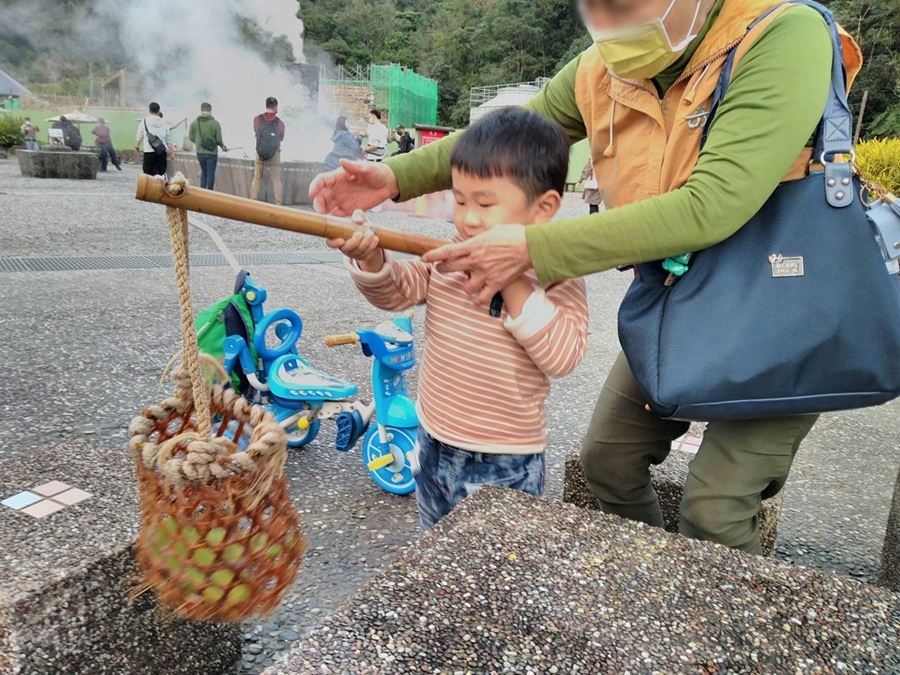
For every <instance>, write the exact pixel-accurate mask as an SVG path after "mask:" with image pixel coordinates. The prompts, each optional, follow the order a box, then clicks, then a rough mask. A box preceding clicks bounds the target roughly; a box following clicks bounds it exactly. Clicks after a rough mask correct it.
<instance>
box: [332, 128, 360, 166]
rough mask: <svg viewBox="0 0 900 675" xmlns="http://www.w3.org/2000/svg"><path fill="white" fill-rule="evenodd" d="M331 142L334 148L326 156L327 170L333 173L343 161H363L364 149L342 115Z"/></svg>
mask: <svg viewBox="0 0 900 675" xmlns="http://www.w3.org/2000/svg"><path fill="white" fill-rule="evenodd" d="M331 142H332V143H334V148H333V149H332V150H331V152H329V153H328V154H327V155H326V156H325V170H326V171H332V170H334V169H337V168H338V167H339V166H340V165H341V160H342V159H352V160H357V159H362V158H363V153H362V148H361V147H360V145H359V141H358V140H357V139H356V136H354V135H353V134H352V133H351V132H350V129H349V128H348V126H347V118H346V117H344V116H343V115H341V116H340V117H338V118H337V122H336V123H335V125H334V133H333V134H331Z"/></svg>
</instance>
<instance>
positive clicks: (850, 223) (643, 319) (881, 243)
mask: <svg viewBox="0 0 900 675" xmlns="http://www.w3.org/2000/svg"><path fill="white" fill-rule="evenodd" d="M794 4H803V5H807V6H809V7H812V8H814V9H816V10H817V11H819V12H820V13H821V14H822V16H823V17H824V18H825V21H826V23H827V24H828V27H829V29H830V31H831V36H832V42H833V44H834V59H833V65H832V78H831V91H830V93H829V96H828V103H827V105H826V108H825V113H824V115H823V117H822V122H821V124H820V125H819V129H818V131H817V141H816V148H815V157H816V158H818V160H820V162H821V165H822V166H823V167H824V168H823V170H817V171H811V172H810V173H809V174H808V175H807V176H806V177H805V178H802V179H800V180H797V181H793V182H789V183H783V184H781V185H780V186H779V187H778V188H777V189H776V190H775V192H774V193H773V194H772V196H771V197H770V198H769V200H768V201H767V202H766V203H765V205H764V206H763V207H762V209H760V211H759V212H758V213H757V214H756V215H755V216H753V218H751V219H750V221H749V222H747V223H746V224H745V225H744V226H743V227H742V228H741V229H740V230H738V232H737V233H736V234H734V235H733V236H731V237H729V238H728V239H726V240H725V241H723V242H721V243H719V244H716V245H715V246H711V247H710V248H708V249H705V250H703V251H699V252H697V253H696V254H694V256H693V258H692V259H691V263H690V269H689V270H688V271H687V272H686V273H685V274H684V275H683V276H682V277H681V278H680V279H678V280H677V282H676V283H674V284H672V285H667V278H669V272H667V271H666V270H665V269H663V267H662V264H661V262H654V263H647V264H641V265H639V266H638V270H639V276H638V277H637V278H636V279H635V281H634V283H633V284H632V286H631V288H630V289H629V290H628V293H627V294H626V296H625V299H624V301H623V303H622V307H621V309H620V310H619V339H620V341H621V343H622V347H623V349H624V351H625V355H626V357H627V358H628V363H629V365H630V366H631V370H632V372H633V373H634V376H635V378H636V379H637V382H638V384H639V386H640V388H641V390H642V392H643V394H644V396H645V397H646V400H647V402H648V403H649V405H650V408H651V409H652V411H653V412H654V414H656V415H658V416H660V417H663V418H671V419H682V420H720V419H749V418H758V417H771V416H785V415H800V414H811V413H820V412H826V411H831V410H844V409H849V408H861V407H865V406H871V405H878V404H881V403H884V402H886V401H889V400H891V399H893V398H895V397H897V396H900V276H898V273H897V264H898V258H900V203H894V202H893V198H891V197H890V196H887V197H885V198H884V199H880V200H878V201H875V202H874V203H871V204H865V203H864V201H863V200H864V198H868V197H866V195H865V194H864V192H863V191H862V190H861V185H860V181H859V179H858V178H857V176H855V175H854V173H853V167H852V165H851V164H850V163H847V162H841V161H839V160H840V157H838V155H842V154H844V155H852V147H851V129H852V119H851V113H850V107H849V105H848V104H847V97H846V87H845V72H844V66H843V52H842V49H841V42H840V36H839V35H838V32H837V27H836V25H835V22H834V18H833V16H832V14H831V12H830V11H829V10H827V9H826V8H825V7H822V6H821V5H819V4H817V3H815V2H810V1H808V0H798V1H797V2H795V3H794ZM770 11H772V10H770ZM762 18H763V17H760V19H762ZM760 19H757V21H759V20H760ZM733 61H734V51H732V53H731V54H730V55H729V57H728V60H727V61H726V63H725V65H724V68H723V70H722V75H721V77H720V79H719V82H718V85H717V86H716V90H715V93H714V95H713V105H712V108H711V113H710V115H709V117H708V119H707V122H706V129H704V140H705V137H706V131H707V130H708V129H709V125H710V124H712V121H713V117H714V115H715V112H716V108H717V106H718V104H719V102H720V101H721V100H722V97H723V96H724V95H725V90H726V88H727V86H728V81H729V78H730V76H731V68H732V64H733Z"/></svg>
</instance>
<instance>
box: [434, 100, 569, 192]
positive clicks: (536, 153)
mask: <svg viewBox="0 0 900 675" xmlns="http://www.w3.org/2000/svg"><path fill="white" fill-rule="evenodd" d="M450 166H451V167H452V168H454V169H458V170H459V171H461V172H462V173H465V174H468V175H470V176H476V177H478V178H508V179H509V180H511V181H512V182H513V183H515V184H516V185H517V186H519V187H520V188H521V189H522V191H523V192H524V193H525V195H526V196H527V197H528V200H529V201H532V200H534V199H536V198H537V197H539V196H540V195H542V194H544V193H545V192H546V191H547V190H556V191H557V192H558V193H559V194H563V193H564V192H565V189H566V176H567V174H568V173H569V138H568V137H567V136H566V134H565V132H564V131H563V130H562V127H560V126H559V125H558V124H557V123H556V122H553V121H551V120H548V119H547V118H545V117H541V116H540V115H538V114H537V113H534V112H529V111H527V110H524V109H522V108H503V109H501V110H498V111H496V112H492V113H490V114H489V115H486V116H485V117H482V118H481V119H480V120H478V121H477V122H476V123H475V124H473V125H472V126H471V127H469V128H468V129H467V130H466V131H465V132H464V133H463V134H462V136H461V137H460V139H459V140H458V141H457V142H456V145H455V146H454V147H453V152H452V153H451V154H450Z"/></svg>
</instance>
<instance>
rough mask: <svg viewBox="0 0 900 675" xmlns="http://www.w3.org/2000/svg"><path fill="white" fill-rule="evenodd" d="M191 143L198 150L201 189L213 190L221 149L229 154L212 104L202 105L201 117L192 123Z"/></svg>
mask: <svg viewBox="0 0 900 675" xmlns="http://www.w3.org/2000/svg"><path fill="white" fill-rule="evenodd" d="M188 135H189V136H190V139H191V142H192V143H193V144H194V147H196V148H197V161H198V162H199V163H200V187H201V188H203V189H204V190H212V189H213V186H214V185H215V183H216V166H217V165H218V163H219V148H222V150H224V151H225V152H228V148H226V147H225V142H224V141H223V140H222V125H221V124H219V121H218V120H217V119H216V118H215V117H213V116H212V104H210V103H201V104H200V116H199V117H197V119H195V120H194V121H193V122H191V128H190V131H189V132H188Z"/></svg>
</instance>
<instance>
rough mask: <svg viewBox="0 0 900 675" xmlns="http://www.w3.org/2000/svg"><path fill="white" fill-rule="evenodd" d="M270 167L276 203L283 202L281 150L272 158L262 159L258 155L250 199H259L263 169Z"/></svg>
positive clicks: (254, 167) (254, 166)
mask: <svg viewBox="0 0 900 675" xmlns="http://www.w3.org/2000/svg"><path fill="white" fill-rule="evenodd" d="M266 168H268V169H269V175H270V176H271V177H272V190H273V192H274V193H275V203H276V204H281V202H282V200H281V197H282V194H281V152H280V151H279V152H276V153H275V156H274V157H272V159H261V158H260V156H259V155H257V156H256V162H255V163H254V165H253V183H252V184H251V185H250V199H259V188H260V186H261V185H262V179H263V170H264V169H266Z"/></svg>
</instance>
